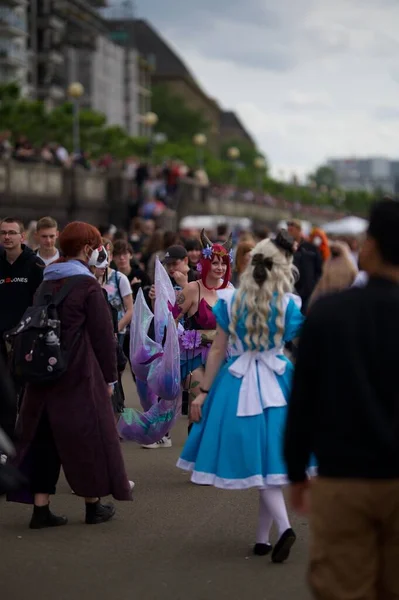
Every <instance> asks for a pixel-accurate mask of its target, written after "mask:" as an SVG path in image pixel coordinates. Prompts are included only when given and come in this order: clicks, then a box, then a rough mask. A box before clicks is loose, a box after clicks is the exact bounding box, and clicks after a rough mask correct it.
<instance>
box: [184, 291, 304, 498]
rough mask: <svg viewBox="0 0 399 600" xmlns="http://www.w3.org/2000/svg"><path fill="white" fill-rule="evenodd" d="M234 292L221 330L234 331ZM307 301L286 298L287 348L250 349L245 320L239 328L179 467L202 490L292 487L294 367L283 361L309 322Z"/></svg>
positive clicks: (222, 313)
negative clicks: (287, 448)
mask: <svg viewBox="0 0 399 600" xmlns="http://www.w3.org/2000/svg"><path fill="white" fill-rule="evenodd" d="M234 293H235V292H234V291H233V292H231V291H229V290H225V291H224V292H223V293H219V296H220V300H219V301H218V303H217V304H216V306H215V307H214V308H213V311H214V313H215V316H216V320H217V323H218V325H219V326H220V327H221V328H222V329H223V330H224V331H225V332H226V333H228V332H229V323H230V311H231V305H232V301H233V297H234ZM300 306H301V300H300V298H298V296H294V295H293V294H285V296H284V298H283V307H284V323H285V327H284V334H283V342H282V345H281V346H280V347H276V346H275V345H274V343H272V342H270V344H269V347H268V348H264V349H263V350H261V351H259V352H257V351H251V350H249V349H248V347H247V346H246V344H245V341H244V338H245V335H246V327H245V318H242V319H240V320H239V322H238V325H237V336H238V341H237V342H236V343H235V344H232V345H231V355H232V356H231V358H230V359H229V360H228V362H227V363H225V364H224V365H223V366H222V367H221V369H220V371H219V373H218V375H217V376H216V378H215V381H214V383H213V385H212V388H211V390H210V392H209V394H208V396H207V398H206V400H205V403H204V405H203V407H202V419H201V421H200V423H195V424H194V426H193V428H192V430H191V433H190V435H189V437H188V439H187V442H186V444H185V446H184V448H183V452H182V454H181V457H180V459H179V460H178V462H177V466H178V467H180V468H181V469H184V470H187V471H192V478H191V480H192V481H193V482H194V483H198V484H201V485H213V486H215V487H218V488H224V489H230V490H238V489H247V488H251V487H257V488H264V487H268V486H270V485H284V484H286V483H288V480H287V474H286V473H287V471H286V466H285V464H284V459H283V438H284V429H285V421H286V415H287V400H288V398H289V394H290V391H291V381H292V375H293V370H294V367H293V365H292V363H291V362H290V361H289V360H288V359H287V358H286V357H285V356H284V343H285V342H289V341H291V340H293V339H294V338H296V337H297V336H298V335H299V332H300V329H301V326H302V324H303V320H304V317H303V315H302V313H301V311H300ZM276 317H277V307H276V305H275V304H274V305H272V309H271V314H270V318H269V331H270V340H272V339H273V337H274V334H275V333H276V332H277V326H276Z"/></svg>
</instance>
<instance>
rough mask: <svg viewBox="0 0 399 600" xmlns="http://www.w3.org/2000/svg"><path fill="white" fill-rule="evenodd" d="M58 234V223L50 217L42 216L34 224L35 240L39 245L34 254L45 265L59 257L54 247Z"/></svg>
mask: <svg viewBox="0 0 399 600" xmlns="http://www.w3.org/2000/svg"><path fill="white" fill-rule="evenodd" d="M58 236H59V232H58V224H57V221H56V220H55V219H53V218H52V217H43V218H42V219H40V220H39V221H38V222H37V224H36V241H37V243H38V244H39V247H38V248H37V250H36V255H37V256H38V257H39V258H40V259H41V260H42V261H43V262H44V264H45V265H46V267H47V266H48V265H51V263H53V262H55V261H56V260H58V259H59V257H60V253H59V250H58V248H57V247H56V243H57V239H58Z"/></svg>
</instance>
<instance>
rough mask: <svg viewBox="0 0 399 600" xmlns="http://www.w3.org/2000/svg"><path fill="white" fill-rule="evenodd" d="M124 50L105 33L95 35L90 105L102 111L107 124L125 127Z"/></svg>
mask: <svg viewBox="0 0 399 600" xmlns="http://www.w3.org/2000/svg"><path fill="white" fill-rule="evenodd" d="M124 54H125V53H124V50H123V48H121V47H120V46H118V44H114V43H113V42H112V41H111V40H110V39H109V38H108V37H106V36H98V38H97V46H96V50H95V52H93V53H92V55H91V67H90V72H91V84H90V86H89V89H90V96H87V97H86V99H87V102H88V104H89V106H90V107H91V108H92V109H94V110H97V111H99V112H101V113H103V114H104V115H105V116H106V118H107V123H108V125H120V126H121V127H124V128H125V127H126V119H125V65H124V59H125V57H124Z"/></svg>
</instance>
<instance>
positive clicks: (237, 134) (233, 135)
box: [220, 111, 256, 149]
mask: <svg viewBox="0 0 399 600" xmlns="http://www.w3.org/2000/svg"><path fill="white" fill-rule="evenodd" d="M220 137H221V140H222V143H226V142H230V141H243V142H246V143H247V144H248V145H250V146H252V147H253V148H254V149H255V148H256V143H255V141H254V139H253V137H252V136H251V134H250V133H249V132H248V130H247V129H246V128H245V127H244V125H243V124H242V122H241V121H240V119H239V118H238V116H237V115H236V113H235V112H233V111H221V112H220Z"/></svg>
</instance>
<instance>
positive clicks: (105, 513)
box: [86, 500, 116, 525]
mask: <svg viewBox="0 0 399 600" xmlns="http://www.w3.org/2000/svg"><path fill="white" fill-rule="evenodd" d="M115 512H116V511H115V506H114V505H113V504H101V502H100V500H97V502H92V503H90V502H86V524H87V525H98V524H99V523H105V522H106V521H109V520H110V519H112V517H113V516H114V514H115Z"/></svg>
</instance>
